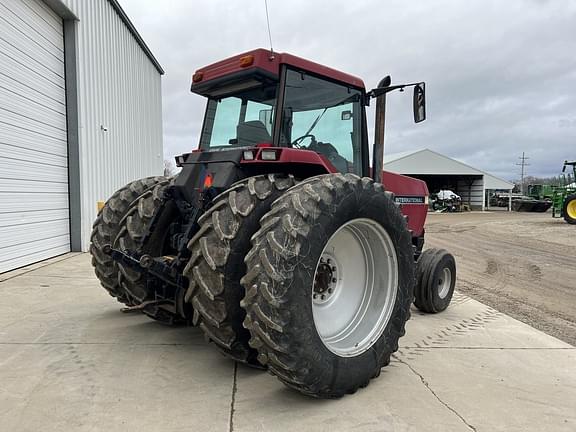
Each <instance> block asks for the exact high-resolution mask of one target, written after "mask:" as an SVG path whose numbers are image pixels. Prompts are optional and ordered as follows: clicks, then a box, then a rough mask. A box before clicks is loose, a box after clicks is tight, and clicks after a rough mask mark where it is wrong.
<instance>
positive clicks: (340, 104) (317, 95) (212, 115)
mask: <svg viewBox="0 0 576 432" xmlns="http://www.w3.org/2000/svg"><path fill="white" fill-rule="evenodd" d="M223 63H224V64H223ZM221 71H226V74H225V75H220V74H221V73H222V72H221ZM192 91H193V92H194V93H197V94H200V95H203V96H206V97H207V98H208V104H207V108H206V115H205V120H204V125H203V128H202V133H201V136H200V144H199V149H200V150H205V151H206V150H210V151H213V150H236V149H248V148H257V149H258V148H267V147H268V148H269V147H273V148H276V149H277V150H267V151H265V152H263V154H261V153H259V152H251V151H245V152H243V153H242V156H243V157H242V160H243V161H254V160H256V161H257V160H258V158H259V157H263V158H264V159H263V161H268V162H270V161H274V160H280V156H281V153H282V149H285V148H286V149H298V150H308V151H311V152H315V153H316V154H318V155H319V156H320V157H321V158H322V160H323V162H324V165H325V166H326V169H327V170H328V172H343V173H347V172H351V173H355V174H358V175H366V173H367V166H368V157H367V156H368V151H367V150H368V149H367V139H363V134H365V133H366V127H365V115H364V105H365V101H366V92H365V89H364V83H363V82H362V80H360V79H359V78H356V77H354V76H352V75H347V74H344V73H342V72H338V71H335V70H331V69H329V68H326V67H325V66H321V65H318V64H315V63H313V62H310V61H307V60H304V59H300V58H298V57H295V56H291V55H289V54H274V53H271V52H269V51H267V50H255V51H251V52H250V53H246V54H243V55H241V56H237V57H233V58H231V59H228V60H225V61H224V62H220V63H216V64H214V65H210V66H207V67H205V68H203V69H200V70H199V71H197V72H196V73H195V74H194V76H193V82H192ZM363 146H365V147H366V148H363ZM314 159H316V158H314Z"/></svg>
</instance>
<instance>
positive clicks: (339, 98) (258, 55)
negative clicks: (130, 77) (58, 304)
mask: <svg viewBox="0 0 576 432" xmlns="http://www.w3.org/2000/svg"><path fill="white" fill-rule="evenodd" d="M406 87H413V88H414V94H413V104H414V120H415V121H416V122H420V121H423V120H424V119H425V102H424V100H425V95H424V83H412V84H400V85H391V82H390V78H389V77H386V78H385V79H383V80H382V81H381V82H380V84H379V86H378V87H377V88H375V89H373V90H371V91H369V92H367V91H366V90H365V87H364V83H363V82H362V80H361V79H359V78H357V77H355V76H352V75H348V74H345V73H343V72H340V71H337V70H334V69H331V68H328V67H326V66H322V65H319V64H316V63H313V62H310V61H308V60H304V59H302V58H299V57H296V56H293V55H290V54H279V53H273V52H271V51H267V50H263V49H258V50H254V51H250V52H247V53H244V54H241V55H237V56H234V57H231V58H229V59H226V60H223V61H220V62H218V63H215V64H212V65H210V66H207V67H204V68H201V69H200V70H198V71H197V72H196V73H194V75H193V77H192V86H191V90H192V92H194V93H196V94H199V95H202V96H205V97H206V98H207V99H208V103H207V107H206V114H205V118H204V124H203V128H202V133H201V136H200V144H199V147H198V149H197V150H194V151H192V152H190V153H186V154H183V155H180V156H178V157H177V158H176V162H177V165H178V166H179V167H181V172H180V173H179V174H178V175H177V176H175V177H173V178H166V177H156V178H148V179H144V180H138V181H136V182H133V183H131V184H129V185H127V186H125V187H124V188H122V189H121V190H119V191H118V192H116V193H115V194H114V195H113V196H112V197H111V198H110V199H109V200H108V201H107V202H106V204H105V205H104V208H103V209H102V210H101V211H100V213H99V215H98V219H97V220H96V222H95V224H94V231H93V234H92V244H91V253H92V256H93V265H94V267H95V271H96V274H97V276H98V278H99V279H100V281H101V283H102V285H103V286H104V287H105V288H106V289H107V290H108V292H109V293H110V294H111V295H112V296H114V297H116V298H117V299H118V300H119V301H120V302H122V303H124V304H125V305H126V306H127V308H126V310H128V311H132V310H134V311H142V312H143V313H145V314H146V315H148V316H150V317H152V318H154V319H156V320H159V321H162V322H165V323H169V324H171V323H175V322H186V323H191V324H193V325H197V326H199V327H200V328H201V329H202V331H203V332H204V334H205V336H206V338H207V339H208V340H209V341H211V342H213V343H214V344H215V345H216V346H217V347H218V348H219V349H220V351H221V352H222V353H224V354H225V355H227V356H228V357H231V358H232V359H234V360H236V361H238V362H243V363H246V364H248V365H251V366H254V367H259V368H267V369H268V371H269V372H271V373H272V374H273V375H275V376H277V377H278V378H279V379H280V381H282V382H283V383H284V384H286V385H287V386H289V387H291V388H295V389H297V390H298V391H300V392H302V393H304V394H306V395H310V396H314V397H322V398H334V397H340V396H343V395H344V394H347V393H353V392H355V391H356V390H357V389H358V388H360V387H364V386H366V385H367V384H368V382H369V381H370V380H371V379H372V378H375V377H377V376H378V375H379V374H380V369H381V368H382V367H384V366H386V365H388V363H389V362H390V357H391V355H392V353H394V352H395V351H396V350H397V349H398V340H399V338H400V337H401V336H402V335H404V332H405V330H404V326H405V323H406V321H407V320H408V318H409V316H410V306H411V304H412V303H413V302H414V304H415V306H416V307H417V308H419V309H420V310H421V311H424V312H429V313H436V312H440V311H442V310H444V309H446V307H447V306H448V304H449V303H450V300H451V298H452V294H453V291H454V285H455V280H456V267H455V262H454V258H453V257H452V255H450V254H449V253H448V252H447V251H445V250H443V249H427V250H424V251H423V245H424V223H425V220H426V213H427V207H428V202H427V200H428V190H427V187H426V184H425V183H424V182H422V181H420V180H417V179H413V178H409V177H405V176H402V175H398V174H393V173H389V172H383V171H382V163H383V149H384V116H385V98H386V95H387V93H389V92H391V91H393V90H403V89H404V88H406ZM371 99H376V128H375V131H376V133H375V135H376V136H375V140H374V146H373V161H372V162H373V163H372V167H373V168H372V169H371V168H370V163H369V144H368V128H367V124H366V109H365V108H366V106H368V105H369V103H370V101H371Z"/></svg>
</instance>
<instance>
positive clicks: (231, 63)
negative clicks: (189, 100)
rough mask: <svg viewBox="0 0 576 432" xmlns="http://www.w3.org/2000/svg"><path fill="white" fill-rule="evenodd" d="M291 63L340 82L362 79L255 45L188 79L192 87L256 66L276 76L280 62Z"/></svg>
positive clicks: (359, 84)
mask: <svg viewBox="0 0 576 432" xmlns="http://www.w3.org/2000/svg"><path fill="white" fill-rule="evenodd" d="M283 64H285V65H288V66H292V67H294V68H296V69H302V70H304V71H307V72H311V73H314V74H316V75H320V76H323V77H326V78H329V79H332V80H335V81H339V82H341V83H343V84H347V85H350V86H352V87H357V88H361V89H364V88H365V86H364V82H363V81H362V80H361V79H360V78H358V77H356V76H354V75H350V74H347V73H344V72H341V71H338V70H336V69H332V68H330V67H328V66H324V65H321V64H319V63H315V62H312V61H310V60H306V59H303V58H301V57H297V56H295V55H292V54H288V53H275V52H272V51H270V50H267V49H263V48H259V49H255V50H252V51H247V52H244V53H242V54H237V55H235V56H233V57H229V58H227V59H225V60H221V61H219V62H216V63H212V64H211V65H208V66H204V67H202V68H200V69H198V70H197V71H196V73H195V74H194V76H193V79H192V91H195V87H196V86H198V87H203V86H204V85H205V84H207V82H208V81H212V80H217V79H219V78H224V77H226V76H228V75H236V74H237V73H241V72H248V71H251V70H254V69H256V70H258V72H260V73H263V74H265V75H268V76H269V77H270V78H275V79H278V77H279V75H280V66H281V65H283Z"/></svg>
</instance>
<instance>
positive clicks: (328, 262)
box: [312, 253, 339, 304]
mask: <svg viewBox="0 0 576 432" xmlns="http://www.w3.org/2000/svg"><path fill="white" fill-rule="evenodd" d="M338 274H339V271H338V265H337V262H336V259H335V258H334V257H333V256H332V255H330V254H328V253H324V254H322V257H321V258H320V263H319V264H318V268H317V269H316V276H315V277H314V287H313V292H312V299H313V301H314V303H316V304H320V303H325V302H327V301H328V300H330V298H332V297H333V296H334V295H335V292H336V287H337V283H338Z"/></svg>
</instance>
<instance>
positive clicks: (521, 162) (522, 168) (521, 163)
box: [516, 152, 530, 195]
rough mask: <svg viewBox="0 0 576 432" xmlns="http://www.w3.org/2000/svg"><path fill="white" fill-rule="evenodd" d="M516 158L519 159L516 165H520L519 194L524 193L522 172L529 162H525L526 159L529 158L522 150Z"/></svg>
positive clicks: (523, 172)
mask: <svg viewBox="0 0 576 432" xmlns="http://www.w3.org/2000/svg"><path fill="white" fill-rule="evenodd" d="M518 159H520V163H517V164H516V165H518V166H519V167H521V171H520V194H521V195H524V174H525V172H526V170H525V167H527V166H530V164H529V163H526V161H527V160H528V159H530V158H529V157H527V156H526V155H525V154H524V152H522V156H520V157H519V158H518Z"/></svg>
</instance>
